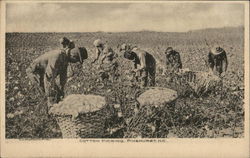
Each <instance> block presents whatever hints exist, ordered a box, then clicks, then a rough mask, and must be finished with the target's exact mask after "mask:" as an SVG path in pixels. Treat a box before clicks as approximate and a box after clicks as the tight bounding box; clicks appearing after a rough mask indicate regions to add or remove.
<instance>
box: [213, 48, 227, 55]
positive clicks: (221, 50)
mask: <svg viewBox="0 0 250 158" xmlns="http://www.w3.org/2000/svg"><path fill="white" fill-rule="evenodd" d="M223 51H224V50H223V49H222V48H221V47H220V46H214V47H213V48H212V49H211V53H213V54H215V55H218V54H221V53H222V52H223Z"/></svg>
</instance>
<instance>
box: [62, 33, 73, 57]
mask: <svg viewBox="0 0 250 158" xmlns="http://www.w3.org/2000/svg"><path fill="white" fill-rule="evenodd" d="M59 42H60V44H61V46H62V50H64V51H66V52H68V53H69V51H70V50H71V49H74V48H75V43H74V42H73V41H72V40H70V39H68V38H67V37H63V38H60V40H59Z"/></svg>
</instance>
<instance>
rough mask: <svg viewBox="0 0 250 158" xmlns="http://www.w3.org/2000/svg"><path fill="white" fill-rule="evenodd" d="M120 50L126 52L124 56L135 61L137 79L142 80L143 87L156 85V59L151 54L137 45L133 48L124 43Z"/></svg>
mask: <svg viewBox="0 0 250 158" xmlns="http://www.w3.org/2000/svg"><path fill="white" fill-rule="evenodd" d="M120 52H121V53H123V54H124V58H126V59H128V60H132V61H133V63H134V70H133V71H134V72H135V73H136V80H137V81H140V82H141V83H140V85H141V87H145V86H155V71H156V61H155V58H154V57H153V56H152V55H151V54H149V53H148V52H146V51H144V50H141V49H139V48H137V47H135V48H131V47H130V46H129V45H128V44H122V45H121V47H120Z"/></svg>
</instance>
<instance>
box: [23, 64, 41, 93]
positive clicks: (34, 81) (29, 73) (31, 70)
mask: <svg viewBox="0 0 250 158" xmlns="http://www.w3.org/2000/svg"><path fill="white" fill-rule="evenodd" d="M35 71H36V64H35V63H33V64H31V66H30V67H29V68H27V69H26V74H27V76H28V78H29V79H30V81H31V83H32V84H33V85H35V86H36V88H37V90H38V91H39V93H40V94H43V93H44V87H40V85H41V84H40V80H39V76H38V74H36V73H35Z"/></svg>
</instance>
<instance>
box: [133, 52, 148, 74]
mask: <svg viewBox="0 0 250 158" xmlns="http://www.w3.org/2000/svg"><path fill="white" fill-rule="evenodd" d="M138 59H139V61H140V66H139V67H138V64H136V63H135V65H134V71H135V72H139V71H141V70H143V69H145V68H146V58H145V54H144V53H138Z"/></svg>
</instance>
